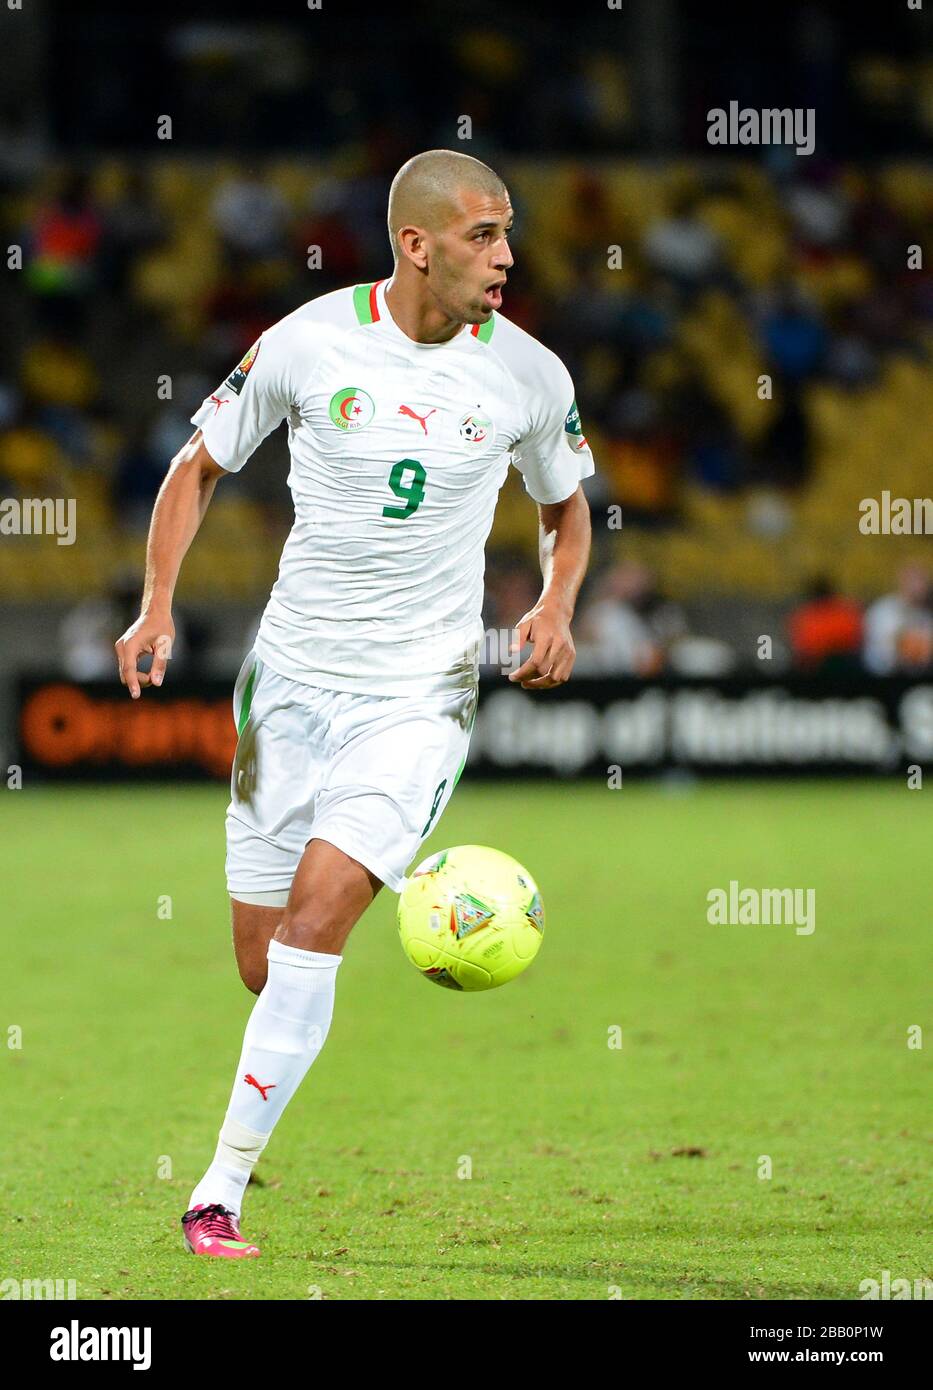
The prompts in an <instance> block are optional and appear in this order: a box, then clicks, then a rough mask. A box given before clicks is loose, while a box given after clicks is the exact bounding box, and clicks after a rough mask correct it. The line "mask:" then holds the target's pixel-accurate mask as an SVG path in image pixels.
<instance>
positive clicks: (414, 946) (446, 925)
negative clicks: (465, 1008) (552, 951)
mask: <svg viewBox="0 0 933 1390" xmlns="http://www.w3.org/2000/svg"><path fill="white" fill-rule="evenodd" d="M398 930H399V936H400V937H401V939H402V948H403V950H404V952H405V954H406V956H407V957H408V959H409V960H410V961H411V963H412V965H414V966H415V968H416V969H418V970H420V971H421V973H422V975H424V977H425V979H428V980H433V981H434V983H435V984H437V985H444V986H446V988H447V989H461V990H479V989H495V988H496V986H497V985H504V984H506V983H507V981H509V980H514V979H515V976H516V975H520V974H521V973H522V971H523V970H524V969H525V968H526V966H529V965H530V964H531V962H532V961H533V960H534V958H535V956H536V955H537V954H538V947H539V946H540V945H541V937H542V935H543V933H544V904H543V903H542V902H541V894H540V893H539V892H538V885H537V884H536V883H535V881H534V879H533V878H532V877H531V874H530V873H529V872H528V870H527V869H525V868H523V867H522V865H521V864H519V863H518V862H517V860H515V859H512V858H511V856H510V855H508V854H503V853H502V852H501V850H498V849H487V848H486V846H485V845H456V846H455V847H454V848H453V849H444V850H441V852H440V853H439V854H432V855H431V856H430V858H428V859H425V860H423V861H422V862H421V863H420V864H419V865H418V867H417V869H415V870H413V872H412V874H411V876H410V877H409V878H408V879H407V881H406V883H405V886H404V888H403V889H402V892H401V894H400V895H399V902H398Z"/></svg>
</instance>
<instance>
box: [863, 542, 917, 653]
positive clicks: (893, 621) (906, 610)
mask: <svg viewBox="0 0 933 1390" xmlns="http://www.w3.org/2000/svg"><path fill="white" fill-rule="evenodd" d="M863 657H864V661H865V665H866V667H867V668H868V670H869V671H871V672H872V674H873V675H876V676H891V675H907V674H910V673H912V672H916V671H925V670H929V669H930V667H931V665H933V602H931V592H930V577H929V575H928V573H927V571H926V570H925V569H924V567H923V566H922V565H915V564H911V565H905V566H904V567H903V569H902V570H901V571H900V573H899V575H898V582H897V591H896V593H893V594H885V595H884V596H883V597H882V598H879V599H876V600H875V602H874V603H873V604H872V605H871V607H870V608H869V610H868V612H867V613H866V615H865V646H864V652H863Z"/></svg>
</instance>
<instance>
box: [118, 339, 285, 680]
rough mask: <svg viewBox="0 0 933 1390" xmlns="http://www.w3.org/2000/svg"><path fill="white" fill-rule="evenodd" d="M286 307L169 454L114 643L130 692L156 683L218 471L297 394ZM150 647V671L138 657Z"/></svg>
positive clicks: (228, 469)
mask: <svg viewBox="0 0 933 1390" xmlns="http://www.w3.org/2000/svg"><path fill="white" fill-rule="evenodd" d="M299 317H300V316H299V314H297V313H296V314H291V315H289V317H288V318H286V319H282V320H281V322H280V323H277V324H275V325H274V326H273V327H272V328H269V329H267V330H266V332H265V333H263V335H262V336H261V338H259V340H258V342H255V343H254V344H253V346H252V347H251V348H250V350H249V352H248V353H247V354H246V356H245V357H244V358H243V360H242V361H241V362H240V363H239V365H238V366H237V367H235V368H234V370H233V371H232V372H231V374H230V376H228V377H227V379H226V381H224V382H222V383H221V385H220V386H218V388H217V390H216V392H214V393H213V394H212V395H210V396H208V397H206V398H205V400H204V401H203V402H202V403H201V405H200V407H199V408H198V410H196V411H195V413H194V415H192V417H191V423H192V424H193V425H196V426H197V428H196V430H195V432H194V434H193V435H192V436H191V438H190V439H189V440H188V443H187V444H186V445H185V446H184V448H183V449H181V450H179V452H178V453H177V454H176V455H175V457H174V458H173V459H172V462H171V466H170V467H169V470H168V473H167V474H166V477H165V481H164V482H163V484H162V487H161V488H160V489H159V495H158V497H157V498H156V503H155V507H154V509H153V512H152V522H151V524H150V527H149V544H148V547H147V551H146V582H145V587H144V589H143V600H142V605H141V611H140V614H139V617H138V618H137V619H136V622H135V623H133V625H132V626H131V627H129V628H127V630H126V632H124V634H123V636H122V637H121V638H120V640H119V641H118V642H117V644H116V653H117V662H118V664H119V667H120V680H121V681H122V682H123V684H124V685H125V686H126V687H127V689H128V690H129V692H130V695H132V697H133V699H134V700H137V699H139V695H140V691H141V690H144V689H145V688H146V686H147V685H161V684H162V681H163V680H164V679H165V665H166V662H167V661H168V658H169V657H170V656H171V654H172V642H173V641H174V638H175V625H174V623H173V622H172V595H173V594H174V592H175V584H176V582H177V580H178V571H179V570H180V568H181V562H182V560H183V559H184V558H185V554H186V552H187V550H188V547H189V546H190V544H191V542H192V541H193V540H194V538H195V536H196V535H197V531H198V527H199V526H200V525H201V522H202V521H203V519H204V513H205V512H206V511H207V506H208V503H209V502H210V500H211V496H212V494H213V491H214V488H215V487H216V486H217V479H218V478H221V477H223V475H224V474H225V473H238V472H239V470H240V469H241V468H242V467H243V465H244V464H245V463H246V461H247V459H248V458H249V457H250V455H251V454H252V453H253V451H254V450H255V449H256V448H257V447H258V446H259V444H260V443H261V442H262V441H263V440H264V439H265V438H266V436H267V435H268V434H270V433H271V432H272V430H274V429H275V428H276V426H277V425H279V424H280V423H281V422H282V420H284V419H285V416H286V414H287V413H288V411H289V409H290V408H291V406H292V402H293V401H294V397H295V383H294V379H293V368H294V366H295V363H296V360H298V361H299V365H300V358H301V347H302V338H301V328H300V326H299V327H298V329H297V335H296V327H295V320H296V319H298V318H299ZM146 652H152V669H151V670H150V671H149V673H148V675H147V674H146V672H145V671H140V670H139V658H140V657H141V656H142V655H143V654H144V653H146Z"/></svg>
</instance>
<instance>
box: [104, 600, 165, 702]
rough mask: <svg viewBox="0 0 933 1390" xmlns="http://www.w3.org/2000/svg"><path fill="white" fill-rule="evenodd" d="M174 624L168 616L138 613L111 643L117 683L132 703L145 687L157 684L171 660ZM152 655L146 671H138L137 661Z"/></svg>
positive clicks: (161, 679) (160, 682) (159, 682)
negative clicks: (124, 688)
mask: <svg viewBox="0 0 933 1390" xmlns="http://www.w3.org/2000/svg"><path fill="white" fill-rule="evenodd" d="M174 641H175V624H174V623H173V622H172V616H171V614H170V613H140V615H139V617H138V618H137V619H136V621H135V623H133V624H132V625H131V626H130V627H128V628H127V629H126V631H125V632H124V634H123V636H122V637H121V638H119V639H118V641H116V642H115V643H114V651H115V652H116V654H117V665H118V667H119V668H120V680H121V682H122V683H123V685H125V686H126V688H127V689H128V690H129V692H130V695H131V696H132V697H133V699H134V700H138V699H139V696H140V692H141V691H142V690H145V688H146V686H147V685H161V684H162V682H163V680H164V679H165V667H166V665H167V663H168V662H169V661H170V660H171V656H172V643H173V642H174ZM148 652H151V653H152V666H151V667H150V669H149V671H148V672H146V671H140V670H139V669H138V666H139V658H140V657H141V656H144V655H145V654H146V653H148Z"/></svg>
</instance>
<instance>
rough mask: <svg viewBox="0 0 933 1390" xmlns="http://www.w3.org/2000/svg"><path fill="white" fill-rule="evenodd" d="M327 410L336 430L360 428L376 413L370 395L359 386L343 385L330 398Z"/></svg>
mask: <svg viewBox="0 0 933 1390" xmlns="http://www.w3.org/2000/svg"><path fill="white" fill-rule="evenodd" d="M328 412H329V414H330V418H331V420H332V421H333V422H334V424H335V425H336V426H337V428H338V430H361V429H362V428H363V426H364V425H368V424H369V422H370V420H371V419H372V418H373V416H374V415H375V413H376V407H375V405H374V404H373V398H372V396H369V395H367V393H366V392H365V391H363V390H361V389H360V387H359V386H344V387H343V388H342V389H341V390H339V391H335V392H334V394H333V395H332V396H331V398H330V405H329V406H328Z"/></svg>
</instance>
